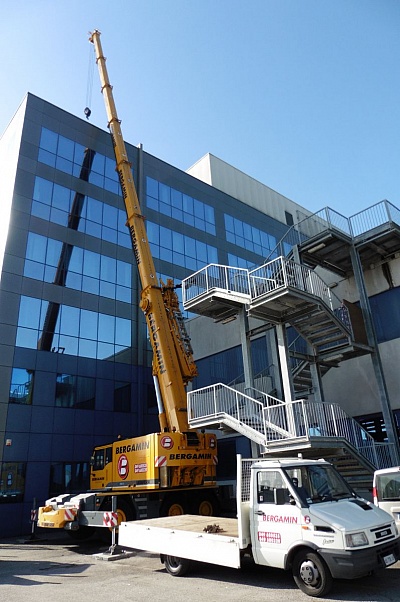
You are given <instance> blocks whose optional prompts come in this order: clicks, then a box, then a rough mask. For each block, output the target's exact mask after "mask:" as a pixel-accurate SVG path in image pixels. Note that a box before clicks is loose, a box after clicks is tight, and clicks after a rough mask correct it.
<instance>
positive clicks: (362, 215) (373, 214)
mask: <svg viewBox="0 0 400 602" xmlns="http://www.w3.org/2000/svg"><path fill="white" fill-rule="evenodd" d="M349 219H350V225H351V230H352V236H353V237H354V238H357V237H358V236H362V235H363V234H366V233H367V232H369V231H370V230H373V229H374V228H377V227H378V226H382V225H384V224H387V223H389V222H393V223H395V224H397V225H400V210H399V209H398V208H397V207H395V206H394V205H393V204H392V203H390V202H389V201H386V200H385V201H380V202H379V203H375V205H371V207H368V208H367V209H364V210H363V211H359V212H358V213H355V214H354V215H352V216H351V217H350V218H349Z"/></svg>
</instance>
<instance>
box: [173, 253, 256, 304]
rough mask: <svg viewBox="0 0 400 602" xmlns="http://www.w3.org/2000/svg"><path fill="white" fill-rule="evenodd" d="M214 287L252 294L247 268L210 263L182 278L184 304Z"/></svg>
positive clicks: (246, 294)
mask: <svg viewBox="0 0 400 602" xmlns="http://www.w3.org/2000/svg"><path fill="white" fill-rule="evenodd" d="M214 289H223V290H227V291H229V292H234V293H236V294H239V295H244V296H245V297H246V296H247V297H249V296H250V290H249V275H248V270H247V269H245V268H236V267H231V266H227V265H220V264H217V263H210V264H209V265H206V266H205V267H203V268H201V269H200V270H198V271H197V272H195V273H194V274H191V275H190V276H188V277H187V278H184V279H183V280H182V300H183V305H184V306H185V304H187V303H188V302H190V301H191V300H193V299H195V298H196V297H200V296H201V295H203V294H204V293H208V292H209V291H211V290H214Z"/></svg>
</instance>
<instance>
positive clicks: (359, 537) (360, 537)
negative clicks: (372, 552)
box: [346, 531, 368, 548]
mask: <svg viewBox="0 0 400 602" xmlns="http://www.w3.org/2000/svg"><path fill="white" fill-rule="evenodd" d="M366 545H368V538H367V536H366V535H365V533H364V531H359V532H358V533H350V534H349V535H346V546H347V547H348V548H358V547H360V546H366Z"/></svg>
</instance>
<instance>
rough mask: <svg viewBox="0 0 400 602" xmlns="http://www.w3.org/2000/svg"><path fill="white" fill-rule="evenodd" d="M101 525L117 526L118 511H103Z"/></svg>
mask: <svg viewBox="0 0 400 602" xmlns="http://www.w3.org/2000/svg"><path fill="white" fill-rule="evenodd" d="M103 525H104V527H110V528H111V527H117V526H118V512H104V514H103Z"/></svg>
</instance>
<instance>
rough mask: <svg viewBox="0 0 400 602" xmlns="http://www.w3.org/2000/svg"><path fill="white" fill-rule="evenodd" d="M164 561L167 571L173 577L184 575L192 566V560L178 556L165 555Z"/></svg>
mask: <svg viewBox="0 0 400 602" xmlns="http://www.w3.org/2000/svg"><path fill="white" fill-rule="evenodd" d="M163 562H164V566H165V569H166V571H167V572H168V573H169V574H170V575H172V576H173V577H183V576H184V575H186V574H187V572H188V571H189V569H190V567H191V564H192V563H191V561H190V560H187V559H186V558H178V557H177V556H164V557H163Z"/></svg>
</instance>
